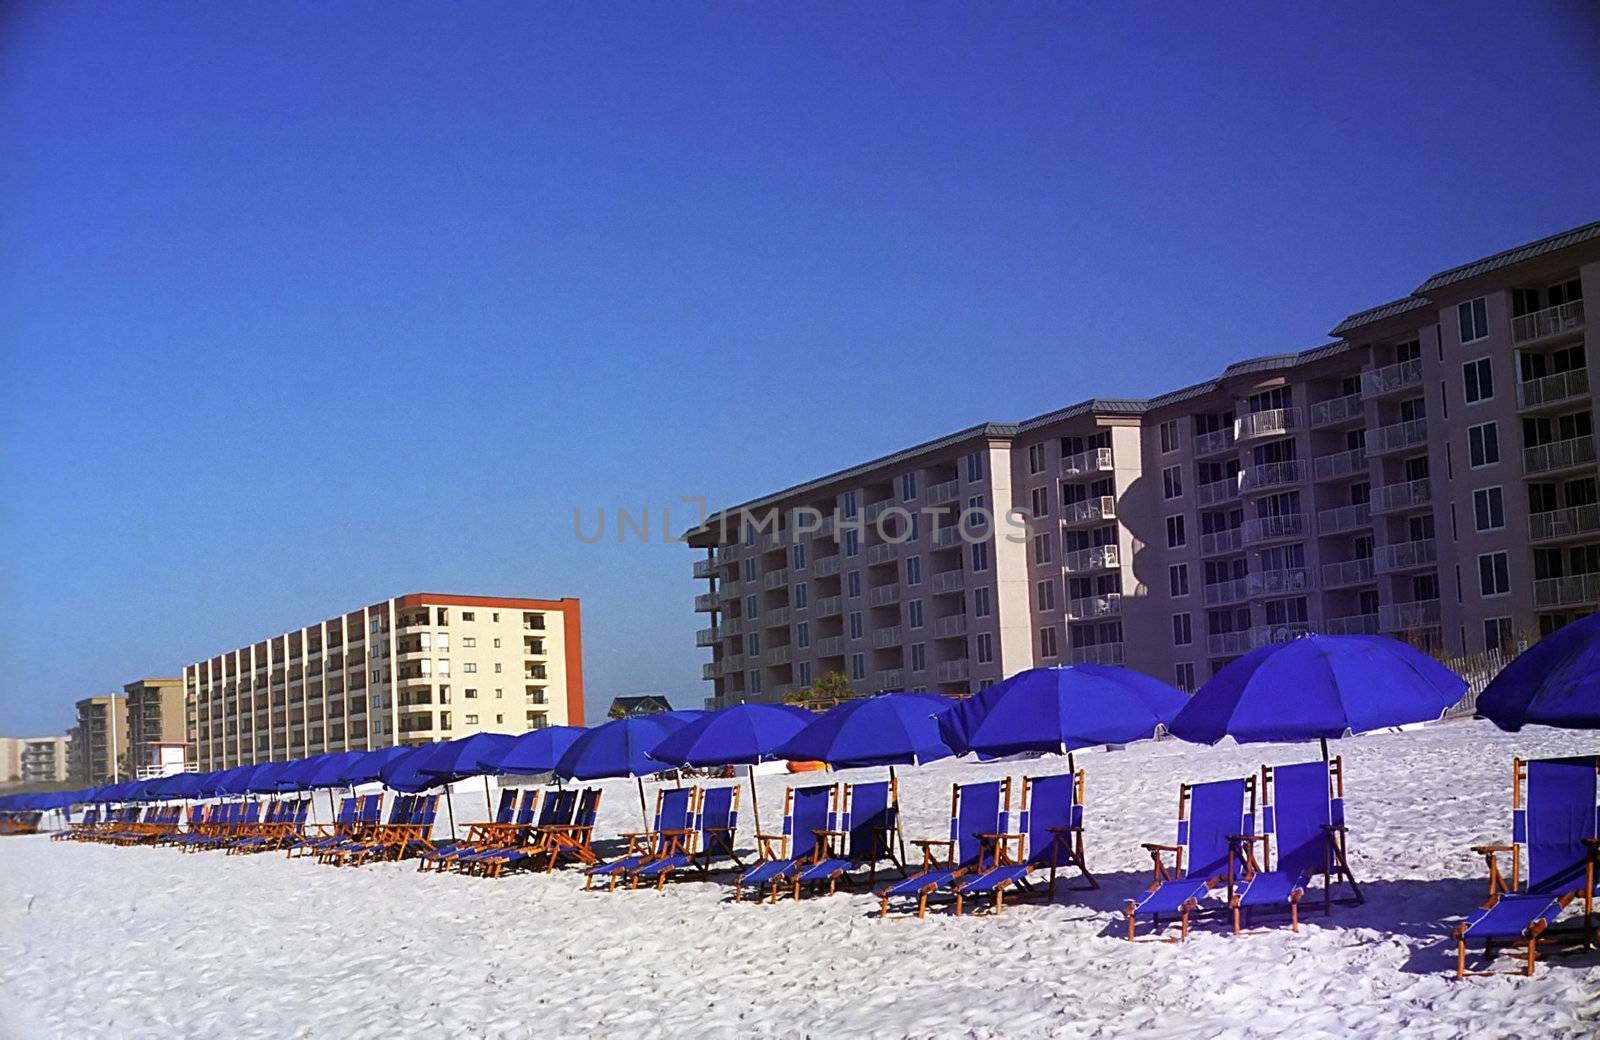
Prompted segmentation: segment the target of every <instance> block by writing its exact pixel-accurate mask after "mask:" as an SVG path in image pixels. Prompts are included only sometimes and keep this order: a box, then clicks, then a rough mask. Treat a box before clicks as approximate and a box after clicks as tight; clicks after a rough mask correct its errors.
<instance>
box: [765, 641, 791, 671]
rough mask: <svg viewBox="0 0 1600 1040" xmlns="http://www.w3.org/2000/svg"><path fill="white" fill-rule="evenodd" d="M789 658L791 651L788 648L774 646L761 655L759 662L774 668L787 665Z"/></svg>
mask: <svg viewBox="0 0 1600 1040" xmlns="http://www.w3.org/2000/svg"><path fill="white" fill-rule="evenodd" d="M791 656H792V651H791V649H790V648H789V647H787V646H774V647H769V648H768V649H767V652H766V653H764V654H762V655H761V662H762V663H763V664H765V665H768V666H770V667H774V668H776V667H780V666H782V665H786V664H788V663H789V660H790V657H791Z"/></svg>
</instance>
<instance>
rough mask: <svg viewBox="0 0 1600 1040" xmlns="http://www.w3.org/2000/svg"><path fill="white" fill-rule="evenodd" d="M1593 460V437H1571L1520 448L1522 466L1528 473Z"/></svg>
mask: <svg viewBox="0 0 1600 1040" xmlns="http://www.w3.org/2000/svg"><path fill="white" fill-rule="evenodd" d="M1593 462H1594V437H1593V436H1589V437H1572V438H1570V439H1568V440H1564V441H1552V442H1550V443H1549V444H1540V445H1536V446H1534V447H1532V448H1524V449H1523V450H1522V468H1523V469H1524V470H1526V471H1527V472H1529V473H1551V472H1554V471H1556V470H1563V469H1572V468H1574V467H1576V466H1587V465H1590V464H1592V463H1593Z"/></svg>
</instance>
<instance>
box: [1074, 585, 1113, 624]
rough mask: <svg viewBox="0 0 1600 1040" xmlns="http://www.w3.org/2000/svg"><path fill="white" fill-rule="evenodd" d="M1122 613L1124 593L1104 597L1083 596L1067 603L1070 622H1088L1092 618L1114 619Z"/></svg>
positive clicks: (1109, 594)
mask: <svg viewBox="0 0 1600 1040" xmlns="http://www.w3.org/2000/svg"><path fill="white" fill-rule="evenodd" d="M1121 613H1122V593H1120V592H1112V593H1108V594H1106V595H1104V596H1083V597H1081V598H1079V599H1074V600H1068V601H1067V620H1068V621H1088V620H1090V619H1092V618H1101V617H1114V616H1116V615H1118V614H1121Z"/></svg>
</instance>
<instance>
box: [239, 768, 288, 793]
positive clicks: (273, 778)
mask: <svg viewBox="0 0 1600 1040" xmlns="http://www.w3.org/2000/svg"><path fill="white" fill-rule="evenodd" d="M293 764H294V763H293V762H261V763H259V764H257V765H256V768H255V771H254V772H252V773H250V774H248V775H247V777H246V780H245V786H244V791H245V793H246V794H273V793H276V792H277V790H278V778H279V777H281V776H282V775H283V774H284V771H285V770H287V769H288V768H289V767H290V766H292V765H293Z"/></svg>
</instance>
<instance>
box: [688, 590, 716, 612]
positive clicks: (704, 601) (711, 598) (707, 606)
mask: <svg viewBox="0 0 1600 1040" xmlns="http://www.w3.org/2000/svg"><path fill="white" fill-rule="evenodd" d="M694 609H695V610H696V611H697V612H699V613H705V612H707V611H714V610H716V609H717V597H716V595H715V594H713V593H710V592H702V593H701V594H700V595H698V596H696V597H695V598H694Z"/></svg>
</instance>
